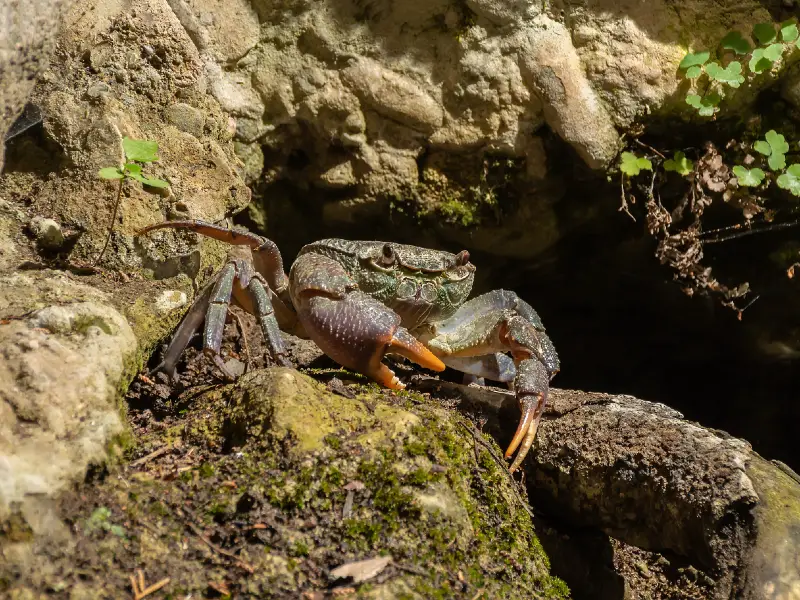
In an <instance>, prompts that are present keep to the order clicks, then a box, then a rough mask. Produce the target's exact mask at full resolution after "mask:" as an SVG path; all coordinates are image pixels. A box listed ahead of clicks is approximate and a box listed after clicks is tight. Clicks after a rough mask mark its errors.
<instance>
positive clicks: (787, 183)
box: [778, 164, 800, 196]
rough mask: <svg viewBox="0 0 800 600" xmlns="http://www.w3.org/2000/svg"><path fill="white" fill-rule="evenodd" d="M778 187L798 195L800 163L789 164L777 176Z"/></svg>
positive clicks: (799, 189)
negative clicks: (783, 171)
mask: <svg viewBox="0 0 800 600" xmlns="http://www.w3.org/2000/svg"><path fill="white" fill-rule="evenodd" d="M778 187H780V188H783V189H784V190H789V192H791V193H792V194H794V195H795V196H800V164H794V165H791V166H790V167H789V168H788V169H786V172H785V173H783V174H782V175H780V176H779V177H778Z"/></svg>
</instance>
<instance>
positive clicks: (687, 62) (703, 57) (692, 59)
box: [678, 52, 711, 70]
mask: <svg viewBox="0 0 800 600" xmlns="http://www.w3.org/2000/svg"><path fill="white" fill-rule="evenodd" d="M710 56H711V53H710V52H698V53H696V54H692V53H691V52H689V53H688V54H687V55H686V56H684V57H683V60H682V61H681V64H679V65H678V68H679V69H681V70H685V69H688V68H689V67H699V66H701V65H704V64H705V62H706V61H707V60H708V59H709V57H710Z"/></svg>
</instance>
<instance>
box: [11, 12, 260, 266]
mask: <svg viewBox="0 0 800 600" xmlns="http://www.w3.org/2000/svg"><path fill="white" fill-rule="evenodd" d="M51 13H52V11H50V10H49V9H47V10H45V9H44V8H42V14H48V15H49V14H51ZM134 14H135V15H136V17H135V19H134V17H132V16H131V15H134ZM134 23H135V25H134ZM129 27H135V28H137V32H138V33H137V35H135V36H132V35H127V34H125V33H122V32H123V31H127V30H128V28H129ZM58 41H59V44H60V47H61V48H62V49H63V50H64V53H63V54H61V55H60V56H61V57H62V59H61V60H62V62H61V63H59V64H57V65H52V66H51V67H50V68H49V69H47V70H45V71H44V72H43V73H42V78H41V81H40V83H39V84H38V85H37V86H36V88H35V89H34V91H33V94H32V96H31V98H30V101H31V103H32V104H35V105H36V106H37V107H38V108H39V109H40V111H41V113H42V116H43V119H44V120H43V136H41V137H40V139H34V138H33V137H29V138H27V139H24V140H23V139H22V137H24V136H25V135H26V134H24V133H23V134H21V135H22V137H20V138H17V143H16V144H15V152H16V153H17V154H16V155H15V156H14V165H13V168H12V169H8V168H7V169H6V171H5V173H4V177H3V178H2V179H0V194H2V195H4V196H5V197H9V198H21V197H28V198H31V199H33V204H32V206H31V210H32V212H33V214H36V213H39V214H46V215H47V216H48V217H51V218H53V219H54V220H55V221H56V222H58V223H62V224H64V225H67V224H69V225H70V226H75V227H78V226H79V227H80V228H81V229H82V230H83V231H84V233H83V235H82V236H81V237H80V239H79V240H78V241H77V243H76V245H75V248H74V251H73V252H72V255H71V256H72V257H74V258H75V259H77V260H81V259H92V258H94V257H95V256H97V253H98V252H99V250H100V247H101V246H102V245H103V244H104V242H105V237H106V234H107V231H108V227H109V222H110V220H111V213H112V207H113V204H114V202H115V198H116V195H115V193H114V192H115V191H116V189H115V186H116V183H115V182H113V183H109V182H108V181H106V180H102V179H99V178H98V177H97V171H98V169H100V168H103V167H108V166H112V165H118V164H121V162H122V161H123V151H122V138H123V137H124V136H128V137H132V138H136V139H151V140H153V141H156V142H157V143H158V145H159V152H158V156H159V160H158V161H156V162H153V163H149V164H147V165H146V166H145V167H144V174H145V175H147V176H151V177H158V178H161V179H165V180H168V181H169V182H170V186H169V189H168V191H167V192H166V195H165V196H160V195H158V194H156V193H151V191H152V190H151V191H148V190H146V189H144V188H143V187H142V186H141V185H138V184H135V183H129V184H126V185H125V186H124V190H123V195H122V199H121V203H120V208H119V214H118V221H117V223H115V224H114V235H113V237H112V240H111V247H112V249H114V250H115V251H114V252H111V253H108V254H107V257H108V258H107V260H114V261H116V264H117V266H121V265H127V266H128V267H134V266H139V265H140V264H141V262H142V259H143V258H144V257H142V256H141V254H140V250H141V249H140V248H139V247H138V242H137V241H135V240H134V238H133V233H134V232H135V231H136V230H138V229H140V228H141V227H143V226H145V225H148V224H151V223H154V222H157V221H161V220H164V219H165V218H166V216H167V213H168V209H169V208H170V206H171V205H174V204H178V203H183V205H184V206H185V207H186V209H187V212H188V214H187V217H189V218H205V219H210V220H219V219H220V218H222V217H223V215H225V214H230V213H231V212H235V211H237V210H240V209H241V208H243V207H244V206H245V205H246V204H247V202H248V201H249V199H250V191H249V189H248V188H247V187H246V185H245V183H244V181H243V180H242V179H241V177H240V173H239V171H240V169H242V168H243V165H242V164H241V162H240V161H239V160H238V159H237V158H236V155H235V153H234V151H233V140H232V132H231V131H229V129H228V125H229V123H228V119H229V116H228V115H226V114H223V112H222V109H221V108H220V105H219V102H217V101H216V100H215V99H214V98H213V97H211V96H210V95H209V94H208V93H207V87H208V76H207V75H206V74H205V73H204V68H203V62H202V60H203V59H202V58H201V56H200V55H199V54H198V51H197V48H196V47H195V45H194V43H193V42H192V40H191V38H190V37H189V35H188V34H187V32H186V31H185V30H184V29H183V28H182V27H181V25H180V23H179V22H178V21H177V19H176V17H175V14H174V13H173V11H172V9H171V8H170V6H169V5H168V4H167V3H166V2H150V1H149V0H136V2H134V4H133V5H131V6H129V7H124V8H123V7H122V5H118V4H114V3H106V4H103V5H102V6H101V7H97V6H96V3H94V2H91V1H90V0H75V2H74V5H72V6H71V10H69V11H68V12H66V14H65V17H64V27H63V28H62V31H61V34H60V37H59V38H58ZM87 59H88V61H89V65H90V67H89V68H88V69H87V65H86V63H85V61H86V60H87ZM120 74H123V75H124V76H123V77H120V76H119V75H120ZM259 114H260V113H259ZM173 123H174V125H173ZM42 140H44V141H42ZM23 141H24V143H22V142H23ZM45 146H46V147H45ZM37 161H39V162H41V161H45V162H46V163H47V166H43V165H40V166H41V168H34V171H31V165H32V164H34V163H36V162H37Z"/></svg>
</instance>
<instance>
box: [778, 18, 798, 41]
mask: <svg viewBox="0 0 800 600" xmlns="http://www.w3.org/2000/svg"><path fill="white" fill-rule="evenodd" d="M780 28H781V39H782V40H783V41H784V42H786V43H787V44H788V43H791V42H794V41H795V40H796V39H797V38H798V35H800V32H798V30H797V22H796V21H795V20H794V19H789V20H788V21H784V22H783V23H781V26H780Z"/></svg>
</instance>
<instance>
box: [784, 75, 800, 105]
mask: <svg viewBox="0 0 800 600" xmlns="http://www.w3.org/2000/svg"><path fill="white" fill-rule="evenodd" d="M781 94H782V95H783V97H784V98H785V99H786V100H787V101H788V102H790V103H791V104H792V105H793V106H794V107H795V108H797V109H798V110H800V68H795V69H794V71H793V73H792V74H791V75H790V76H788V77H787V78H786V79H785V80H784V82H783V87H782V89H781Z"/></svg>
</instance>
